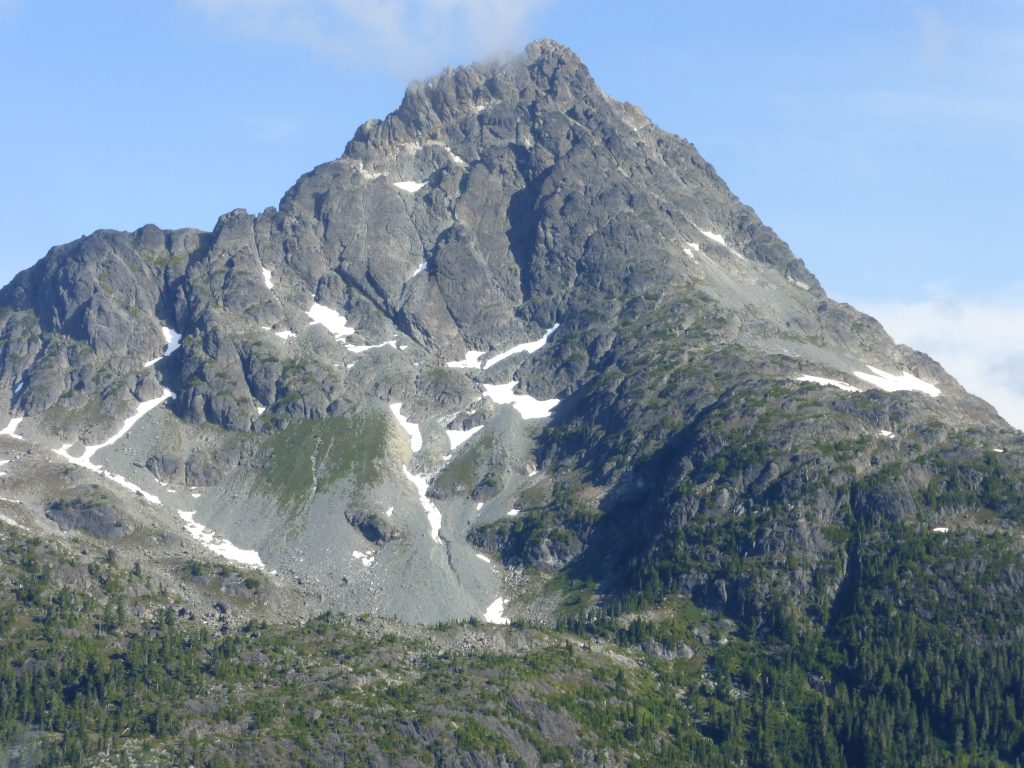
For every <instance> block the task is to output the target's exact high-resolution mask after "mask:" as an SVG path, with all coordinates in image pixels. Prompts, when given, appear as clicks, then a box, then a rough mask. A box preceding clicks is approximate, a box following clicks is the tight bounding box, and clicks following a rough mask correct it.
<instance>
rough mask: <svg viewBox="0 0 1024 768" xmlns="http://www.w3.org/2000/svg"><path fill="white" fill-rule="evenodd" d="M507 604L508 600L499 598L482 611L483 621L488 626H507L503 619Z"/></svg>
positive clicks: (505, 620)
mask: <svg viewBox="0 0 1024 768" xmlns="http://www.w3.org/2000/svg"><path fill="white" fill-rule="evenodd" d="M507 604H508V600H506V599H505V598H503V597H499V598H498V599H497V600H495V601H494V602H493V603H491V604H490V605H489V606H487V610H486V611H484V621H486V622H487V623H488V624H508V623H509V620H508V619H506V618H505V616H504V613H505V606H506V605H507Z"/></svg>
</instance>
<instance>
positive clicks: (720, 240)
mask: <svg viewBox="0 0 1024 768" xmlns="http://www.w3.org/2000/svg"><path fill="white" fill-rule="evenodd" d="M697 231H698V232H700V233H701V234H702V235H704V237H706V238H707V239H708V240H713V241H714V242H716V243H718V244H719V245H725V238H724V237H722V236H721V235H719V234H716V233H715V232H708V231H706V230H703V229H698V230H697Z"/></svg>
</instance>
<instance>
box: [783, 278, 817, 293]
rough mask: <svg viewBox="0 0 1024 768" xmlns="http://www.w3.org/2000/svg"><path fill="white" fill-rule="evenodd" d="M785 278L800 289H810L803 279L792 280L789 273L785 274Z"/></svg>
mask: <svg viewBox="0 0 1024 768" xmlns="http://www.w3.org/2000/svg"><path fill="white" fill-rule="evenodd" d="M786 279H787V280H789V282H791V283H792V284H793V285H795V286H796V287H797V288H799V289H800V290H802V291H809V290H811V286H809V285H808V284H807V283H805V282H804V281H803V280H794V279H793V278H792V277H790V276H789V275H786Z"/></svg>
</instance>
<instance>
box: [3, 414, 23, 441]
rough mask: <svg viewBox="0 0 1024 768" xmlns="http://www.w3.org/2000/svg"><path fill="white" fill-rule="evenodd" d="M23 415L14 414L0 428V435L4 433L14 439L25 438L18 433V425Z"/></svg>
mask: <svg viewBox="0 0 1024 768" xmlns="http://www.w3.org/2000/svg"><path fill="white" fill-rule="evenodd" d="M24 418H25V417H24V416H15V417H14V418H12V419H11V420H10V421H9V422H7V426H6V427H4V428H3V429H0V435H6V436H7V437H13V438H14V439H15V440H24V439H25V438H24V437H22V436H21V435H19V434H18V425H19V424H21V422H22V421H23V420H24Z"/></svg>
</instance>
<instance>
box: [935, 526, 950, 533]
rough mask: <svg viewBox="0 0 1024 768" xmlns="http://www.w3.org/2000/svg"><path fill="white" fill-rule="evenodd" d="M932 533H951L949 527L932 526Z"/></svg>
mask: <svg viewBox="0 0 1024 768" xmlns="http://www.w3.org/2000/svg"><path fill="white" fill-rule="evenodd" d="M932 533H949V528H942V527H940V528H932Z"/></svg>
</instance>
